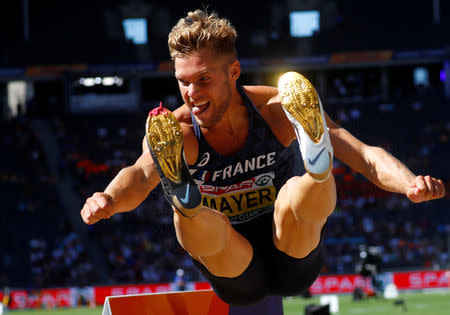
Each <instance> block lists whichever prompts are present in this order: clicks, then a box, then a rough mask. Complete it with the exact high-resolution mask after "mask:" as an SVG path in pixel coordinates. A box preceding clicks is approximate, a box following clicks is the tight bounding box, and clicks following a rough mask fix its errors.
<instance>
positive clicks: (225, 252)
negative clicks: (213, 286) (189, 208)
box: [174, 209, 253, 278]
mask: <svg viewBox="0 0 450 315" xmlns="http://www.w3.org/2000/svg"><path fill="white" fill-rule="evenodd" d="M209 214H214V219H215V218H218V217H220V218H221V219H222V220H223V223H224V224H223V225H221V227H220V228H221V229H222V228H223V229H224V233H225V237H224V240H223V246H220V247H221V249H220V250H219V251H217V252H214V253H212V254H211V255H208V256H196V255H193V254H192V253H191V252H190V250H189V249H188V248H186V247H185V249H186V250H187V252H188V253H189V254H190V255H191V256H192V258H194V259H195V260H197V261H198V262H200V263H201V264H202V265H203V266H205V267H206V268H207V269H208V271H209V272H210V273H211V274H213V275H214V276H217V277H228V278H233V277H237V276H239V275H241V274H242V273H243V272H244V271H245V269H246V268H247V267H248V265H249V264H250V261H251V260H252V257H253V248H252V245H251V244H250V242H249V241H248V240H247V239H246V238H245V237H243V236H242V235H241V234H240V233H238V232H237V231H236V230H235V229H234V228H233V226H232V225H231V223H230V220H229V219H228V217H227V216H226V215H225V214H223V213H221V212H220V211H217V210H212V209H208V212H203V213H202V212H201V213H199V214H198V215H197V217H196V218H195V219H194V220H193V219H192V218H185V217H182V216H181V215H179V214H178V213H176V212H175V214H174V223H175V229H176V232H177V238H178V241H179V242H180V244H186V243H188V242H189V240H186V239H185V238H187V237H190V235H191V233H189V231H187V233H186V229H201V225H203V224H208V219H211V217H212V216H209ZM202 215H204V216H203V218H202ZM195 220H197V221H195ZM199 220H202V221H199ZM216 232H217V233H220V231H216ZM214 234H215V233H214V231H213V232H212V233H210V235H206V234H205V235H202V239H204V240H205V242H207V241H208V240H210V239H211V238H214V237H215V235H214ZM183 238H184V239H183ZM202 239H200V240H198V239H196V241H197V242H201V241H202ZM191 243H192V242H191ZM191 246H192V245H191ZM198 246H201V244H198Z"/></svg>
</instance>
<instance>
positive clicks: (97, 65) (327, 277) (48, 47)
mask: <svg viewBox="0 0 450 315" xmlns="http://www.w3.org/2000/svg"><path fill="white" fill-rule="evenodd" d="M206 4H207V3H206V2H203V3H202V2H197V1H183V2H182V4H180V3H179V2H178V1H170V0H169V1H146V0H108V1H106V0H89V1H88V0H78V1H56V0H42V1H33V0H20V1H3V2H2V3H1V4H0V130H1V132H0V198H1V200H2V206H1V211H2V215H1V217H0V235H1V239H2V242H1V243H0V288H1V290H2V293H0V297H1V296H3V297H9V306H10V308H34V307H44V308H45V307H56V306H68V305H86V304H91V305H94V304H100V305H101V304H102V303H103V300H104V296H106V295H112V294H125V293H127V294H130V293H143V292H154V291H166V290H176V289H180V284H181V286H182V287H184V288H187V289H196V288H203V287H205V283H204V279H202V278H201V275H200V274H199V273H198V272H197V271H196V270H195V268H194V267H193V265H192V263H191V261H190V259H189V258H188V256H187V255H186V254H185V253H184V251H183V250H182V249H181V248H180V246H179V245H178V244H177V242H176V239H175V236H174V230H173V226H172V223H171V216H170V211H169V210H168V206H167V204H166V202H165V200H164V199H163V198H162V196H161V191H160V189H158V188H157V189H156V190H155V191H154V192H152V193H151V194H150V195H149V197H148V199H147V200H146V201H145V202H144V203H143V204H142V205H140V206H139V207H138V208H137V209H136V210H135V211H133V212H131V213H127V214H119V215H116V216H114V217H113V218H111V219H110V220H108V221H105V222H100V223H98V224H96V225H94V226H86V225H85V224H84V223H83V222H82V221H81V218H80V216H79V211H80V209H81V206H82V204H83V203H84V200H85V199H86V198H87V197H88V196H90V195H91V194H92V193H93V192H95V191H102V190H103V189H104V188H105V187H106V185H107V183H109V181H110V180H111V179H112V178H113V177H114V176H115V174H117V172H118V171H119V170H120V169H121V168H123V167H124V166H127V165H130V164H131V163H133V162H134V161H135V159H136V158H137V157H138V156H139V154H140V151H141V141H142V137H143V135H144V124H145V119H146V115H147V113H148V111H149V110H150V109H152V108H154V107H155V106H157V105H158V104H159V102H160V101H163V103H164V104H165V105H166V106H167V107H169V108H171V109H174V108H176V107H177V106H178V105H180V104H181V97H180V95H179V93H178V90H177V83H176V80H175V79H174V77H173V71H172V65H171V63H170V60H169V59H170V58H169V54H168V49H167V35H168V33H169V31H170V28H171V27H172V26H173V25H174V24H175V23H176V21H177V20H178V19H179V18H180V17H182V16H184V15H185V14H186V13H187V12H188V11H190V10H195V9H197V8H201V7H207V8H208V10H209V11H213V10H214V11H217V12H218V13H219V15H221V16H224V17H228V18H229V19H230V20H231V21H232V23H233V24H234V25H235V26H236V28H237V31H238V34H239V37H238V42H237V45H238V53H239V58H240V60H241V64H242V68H243V73H242V77H241V83H243V84H268V85H275V84H276V82H277V79H278V77H279V75H280V74H282V73H283V72H285V71H287V70H296V71H299V72H301V73H303V74H304V75H305V76H307V77H308V78H309V79H310V80H311V81H312V82H313V84H314V85H315V86H316V87H317V89H318V91H319V94H320V95H321V98H322V101H323V103H324V104H325V108H326V110H327V112H328V113H329V114H330V116H331V117H332V118H333V119H334V120H336V121H337V122H338V123H340V124H341V125H343V126H344V127H345V128H347V129H348V130H350V131H351V132H352V133H354V134H355V135H356V136H357V137H359V138H361V139H362V140H364V141H366V142H367V143H369V144H372V145H379V146H382V147H384V148H385V149H387V150H388V151H390V152H391V153H392V154H393V155H395V156H396V157H398V158H399V159H400V160H401V161H403V162H405V164H406V165H407V166H408V167H410V168H411V170H412V171H413V172H415V173H417V174H430V175H432V176H435V177H438V178H442V179H444V180H448V176H449V171H450V163H449V159H450V149H449V133H450V115H449V113H450V106H449V105H450V36H449V31H450V2H449V1H444V0H430V1H418V0H410V1H403V0H401V1H387V0H378V1H346V0H308V1H301V0H284V1H261V2H258V3H254V2H252V1H248V2H245V1H234V0H228V1H223V2H220V3H215V4H208V5H206ZM299 168H300V167H299ZM299 171H300V170H299ZM334 175H335V177H336V182H337V189H338V194H339V201H338V205H337V208H336V211H335V212H334V214H333V216H332V217H331V218H330V224H329V228H328V230H327V238H326V247H327V253H328V256H327V260H326V265H325V267H324V270H323V273H322V276H323V277H322V278H320V279H319V280H318V281H317V282H316V283H315V284H314V285H313V287H312V288H311V290H310V293H311V294H313V295H317V294H322V293H351V294H353V295H354V294H355V292H356V293H357V288H358V287H359V286H361V287H363V288H364V290H363V291H364V292H363V294H369V295H370V294H374V293H376V291H377V289H378V287H377V285H380V286H381V287H383V285H384V284H385V283H386V282H392V281H394V282H395V283H396V285H397V286H398V287H399V288H400V289H405V290H423V289H428V288H443V289H444V290H446V292H447V301H448V291H449V277H448V273H447V274H446V273H445V272H446V271H448V270H449V265H450V262H449V253H450V215H449V207H450V203H449V199H448V196H447V197H446V198H444V199H441V200H436V201H431V202H427V203H424V204H418V205H416V204H413V203H411V202H410V201H408V199H406V198H405V197H404V196H401V195H398V194H392V193H388V192H385V191H382V190H380V189H378V188H377V187H375V186H374V185H373V184H371V183H370V182H368V181H367V180H366V179H364V178H363V177H362V176H360V175H359V174H357V173H355V172H353V171H352V170H351V169H349V168H348V167H346V166H345V165H342V164H340V163H339V162H338V161H336V162H335V169H334ZM447 189H448V186H447ZM368 259H373V260H371V261H369V262H368V261H367V260H368ZM367 266H369V268H367ZM370 266H372V267H373V268H371V267H370ZM374 268H375V269H374ZM179 269H181V270H183V272H184V274H183V275H182V279H181V277H180V275H181V273H180V272H179V273H178V275H177V270H179ZM374 276H375V277H374ZM367 279H369V280H367ZM386 279H388V280H386ZM393 279H394V280H393ZM399 279H400V280H399ZM366 280H367V281H366ZM372 280H373V281H372ZM182 281H184V282H183V283H184V284H183V283H182ZM447 306H448V303H447ZM447 310H448V309H447ZM418 314H419V313H418ZM422 314H438V313H434V312H430V313H428V312H427V311H426V310H424V312H423V313H422Z"/></svg>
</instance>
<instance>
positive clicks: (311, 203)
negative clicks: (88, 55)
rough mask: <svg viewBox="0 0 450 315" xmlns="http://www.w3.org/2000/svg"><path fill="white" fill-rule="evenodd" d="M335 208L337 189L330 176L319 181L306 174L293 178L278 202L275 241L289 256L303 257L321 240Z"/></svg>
mask: <svg viewBox="0 0 450 315" xmlns="http://www.w3.org/2000/svg"><path fill="white" fill-rule="evenodd" d="M335 205H336V186H335V182H334V177H333V176H332V175H331V176H329V177H328V179H326V180H325V181H324V182H320V183H319V182H316V181H314V179H313V178H312V177H311V176H310V175H309V174H308V173H306V174H305V175H303V176H301V177H299V176H296V177H293V178H291V179H290V180H289V181H288V182H287V183H286V184H285V185H284V186H283V187H282V188H281V190H280V193H279V194H278V197H277V201H276V202H275V213H274V230H273V240H274V244H275V246H276V247H277V248H278V249H279V250H281V251H283V252H284V253H286V254H287V255H289V256H292V257H295V258H303V257H305V256H307V255H308V254H309V253H310V252H311V251H312V250H314V249H315V248H316V247H317V245H318V244H319V241H320V232H321V230H322V227H323V225H324V224H325V222H326V219H327V217H328V216H329V215H330V214H331V213H332V212H333V210H334V208H335Z"/></svg>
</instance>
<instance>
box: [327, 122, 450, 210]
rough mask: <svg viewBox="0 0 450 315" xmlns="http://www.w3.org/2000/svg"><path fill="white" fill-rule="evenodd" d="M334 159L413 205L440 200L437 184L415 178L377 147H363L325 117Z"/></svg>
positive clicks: (440, 187)
mask: <svg viewBox="0 0 450 315" xmlns="http://www.w3.org/2000/svg"><path fill="white" fill-rule="evenodd" d="M326 120H327V125H328V127H329V130H330V138H331V142H332V144H333V150H334V155H335V156H336V157H337V158H338V159H339V160H341V161H342V162H344V163H345V164H347V165H348V166H350V167H351V168H352V169H354V170H356V171H358V172H360V173H361V174H363V175H364V176H365V177H366V178H367V179H369V180H370V181H371V182H373V183H374V184H376V185H377V186H379V187H380V188H382V189H384V190H387V191H391V192H396V193H401V194H405V195H406V196H407V197H408V198H409V199H410V200H411V201H413V202H422V201H427V200H431V199H437V198H441V197H443V196H444V193H445V188H444V184H443V182H442V181H441V180H439V179H436V178H433V177H431V176H422V175H419V176H416V175H414V174H413V173H412V172H411V171H410V170H409V169H408V168H407V167H406V166H405V165H404V164H403V163H402V162H400V161H399V160H398V159H396V158H395V157H393V156H392V155H391V154H389V153H388V152H387V151H386V150H384V149H383V148H380V147H374V146H369V145H366V144H365V143H363V142H361V141H360V140H358V139H357V138H355V137H354V136H353V135H352V134H350V133H349V132H348V131H347V130H345V129H344V128H342V127H340V126H339V125H337V124H336V123H334V122H333V121H332V120H331V119H330V118H329V117H328V115H326Z"/></svg>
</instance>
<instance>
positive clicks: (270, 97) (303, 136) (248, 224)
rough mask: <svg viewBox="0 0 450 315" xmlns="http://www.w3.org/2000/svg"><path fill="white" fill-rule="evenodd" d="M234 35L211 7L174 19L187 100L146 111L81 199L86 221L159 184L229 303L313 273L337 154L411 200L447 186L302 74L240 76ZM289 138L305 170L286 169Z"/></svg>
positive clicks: (129, 203)
mask: <svg viewBox="0 0 450 315" xmlns="http://www.w3.org/2000/svg"><path fill="white" fill-rule="evenodd" d="M235 39H236V31H235V29H234V28H233V27H232V26H231V24H230V22H229V21H228V20H226V19H222V18H219V17H218V16H217V15H215V14H212V15H208V14H207V13H206V12H204V11H200V10H197V11H195V12H189V13H188V15H187V16H186V17H185V18H182V19H180V20H179V21H178V23H177V24H176V25H175V26H174V27H173V29H172V31H171V33H170V34H169V40H168V42H169V50H170V54H171V56H172V59H173V61H174V65H175V76H176V78H177V80H178V84H179V89H180V92H181V95H182V97H183V100H184V104H183V105H182V106H181V107H179V108H178V109H177V110H175V111H174V112H173V114H172V113H171V112H169V111H168V110H166V109H164V108H163V107H162V106H161V107H159V108H157V109H154V110H153V111H152V112H151V113H150V114H149V117H148V120H147V125H146V137H144V141H143V143H142V148H143V153H142V155H141V156H140V157H139V159H138V160H137V161H136V163H135V164H134V165H132V166H129V167H127V168H124V169H123V170H121V171H120V172H119V174H118V175H117V176H116V178H114V180H113V181H112V182H111V183H110V184H109V185H108V187H107V188H106V190H105V191H104V192H97V193H95V194H94V195H93V196H92V197H90V198H88V199H87V200H86V203H85V205H84V206H83V209H82V210H81V216H82V218H83V220H84V222H86V223H87V224H93V223H96V222H98V221H99V220H101V219H106V218H109V217H111V216H112V215H114V214H115V213H118V212H125V211H130V210H132V209H134V208H136V207H137V206H138V205H139V204H140V203H141V202H142V201H143V200H144V199H145V198H146V197H147V195H148V194H149V192H150V191H151V190H152V189H153V188H154V187H155V186H156V185H157V184H158V183H159V182H160V181H161V182H162V184H163V190H164V193H165V195H166V198H167V199H168V200H169V202H170V203H171V204H172V207H173V209H174V212H173V215H174V225H175V230H176V235H177V239H178V241H179V243H180V244H181V246H183V248H184V249H185V250H186V251H187V252H188V253H189V254H190V255H191V256H192V258H193V261H194V264H195V265H196V267H197V268H199V270H200V271H201V272H202V273H203V275H204V276H205V277H206V278H207V279H208V280H209V282H210V283H211V286H212V287H213V288H214V290H215V292H216V293H217V294H218V296H219V297H220V298H221V299H223V300H224V301H225V302H227V303H230V304H250V303H254V302H256V301H258V300H260V299H262V298H264V297H265V296H267V295H295V294H298V293H299V292H301V291H303V290H304V289H306V288H308V287H309V286H310V285H311V284H312V283H313V282H314V280H315V279H316V277H317V276H318V274H319V272H320V270H321V267H322V264H323V260H324V257H323V255H324V249H323V247H324V246H323V234H324V230H325V225H326V222H327V218H328V216H329V215H330V214H331V213H332V211H333V209H334V208H335V204H336V187H335V182H334V178H333V176H332V174H331V169H332V161H333V155H335V156H336V157H337V158H338V159H340V160H341V161H343V162H344V163H346V164H347V165H349V166H350V167H351V168H352V169H354V170H356V171H359V172H360V173H362V174H363V175H364V176H366V177H367V178H368V179H369V180H370V181H372V182H373V183H375V184H376V185H378V186H380V187H381V188H383V189H386V190H389V191H392V192H397V193H402V194H405V195H406V196H408V198H409V199H410V200H412V201H413V202H422V201H426V200H430V199H435V198H440V197H442V196H443V195H444V187H443V183H442V181H440V180H437V179H434V178H431V177H430V176H425V177H424V176H415V175H414V174H412V173H411V172H410V171H409V170H408V169H407V168H406V167H405V165H403V164H402V163H401V162H399V161H398V160H397V159H395V158H394V157H392V156H391V155H390V154H388V153H387V152H386V151H385V150H383V149H381V148H378V147H372V146H368V145H365V144H364V143H362V142H361V141H359V140H358V139H356V138H355V137H353V136H352V135H351V134H350V133H349V132H347V131H346V130H344V129H343V128H341V127H339V126H338V125H336V124H335V123H333V122H332V121H331V120H330V118H329V117H328V116H327V115H326V114H325V113H324V111H323V109H322V105H321V102H320V99H319V96H318V95H317V93H316V91H315V89H314V87H313V86H312V85H311V83H310V82H309V81H308V80H306V79H305V78H304V77H303V76H301V75H299V74H297V73H294V72H289V73H286V74H285V75H283V76H282V77H281V78H280V81H279V86H278V89H277V88H273V87H268V86H240V85H239V84H237V79H238V78H239V75H240V71H241V69H240V64H239V61H238V60H237V55H236V51H235ZM327 126H328V127H327ZM296 138H297V139H298V141H299V144H300V150H301V153H302V158H303V162H304V165H305V169H306V171H307V172H306V173H305V174H304V175H303V176H294V177H293V166H294V161H295V160H294V159H296V158H298V157H296V156H294V152H293V150H292V148H291V147H290V146H289V145H290V144H291V142H292V141H294V140H295V139H296Z"/></svg>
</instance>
